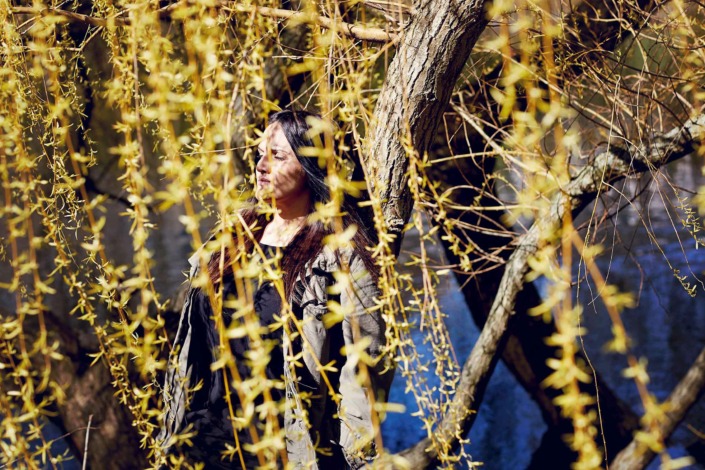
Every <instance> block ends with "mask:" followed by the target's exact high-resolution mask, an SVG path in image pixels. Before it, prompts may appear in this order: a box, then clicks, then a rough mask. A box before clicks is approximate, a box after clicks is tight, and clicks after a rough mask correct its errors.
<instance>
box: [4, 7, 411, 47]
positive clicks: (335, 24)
mask: <svg viewBox="0 0 705 470" xmlns="http://www.w3.org/2000/svg"><path fill="white" fill-rule="evenodd" d="M178 6H180V4H179V3H175V4H172V5H169V6H168V7H165V8H162V9H160V10H159V15H160V16H162V17H170V15H171V12H173V11H174V10H175V9H176V8H177V7H178ZM220 7H221V8H223V9H224V10H227V11H237V12H250V11H252V10H253V9H254V10H255V11H257V13H259V14H260V15H262V16H267V17H270V18H280V19H283V20H286V21H293V22H295V23H297V24H300V23H309V24H317V25H319V26H321V27H323V28H326V29H333V30H335V31H337V32H339V33H340V34H342V35H344V36H348V37H351V38H355V39H360V40H362V41H369V42H375V43H387V42H393V41H395V40H396V39H397V37H396V35H395V34H393V33H390V32H388V31H385V30H383V29H380V28H369V27H367V26H362V25H359V24H351V23H344V22H342V21H336V20H333V19H331V18H328V17H327V16H322V15H311V14H309V13H305V12H301V11H292V10H284V9H281V8H269V7H247V6H244V5H238V4H234V3H228V2H222V3H220ZM11 12H12V13H13V14H30V15H45V14H49V13H51V14H54V15H59V16H63V17H64V18H66V19H68V20H70V21H77V22H82V23H87V24H89V25H91V26H107V25H108V22H109V20H108V19H106V18H98V17H95V16H89V15H82V14H80V13H74V12H72V11H68V10H61V9H58V8H44V9H37V8H34V7H12V9H11ZM112 21H114V22H115V24H117V25H122V26H125V25H129V24H130V20H129V19H127V18H117V17H116V18H112Z"/></svg>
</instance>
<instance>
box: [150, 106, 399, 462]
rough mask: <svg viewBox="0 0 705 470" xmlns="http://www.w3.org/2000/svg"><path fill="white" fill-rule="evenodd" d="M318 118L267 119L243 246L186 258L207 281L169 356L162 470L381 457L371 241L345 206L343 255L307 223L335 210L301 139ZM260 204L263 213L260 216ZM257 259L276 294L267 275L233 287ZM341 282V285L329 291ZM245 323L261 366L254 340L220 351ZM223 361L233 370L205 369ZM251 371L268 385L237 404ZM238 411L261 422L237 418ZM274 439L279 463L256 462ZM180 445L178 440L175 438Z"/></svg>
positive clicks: (378, 323)
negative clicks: (323, 209)
mask: <svg viewBox="0 0 705 470" xmlns="http://www.w3.org/2000/svg"><path fill="white" fill-rule="evenodd" d="M320 119H321V118H320V117H319V116H317V115H315V114H312V113H308V112H305V111H288V110H287V111H281V112H279V113H276V114H274V115H272V116H271V117H270V122H269V125H268V126H267V128H266V129H265V131H264V134H263V138H262V140H261V143H260V144H259V146H258V149H257V152H258V155H257V165H256V180H257V186H256V189H255V194H256V197H257V199H258V200H259V202H260V203H259V204H256V205H255V206H254V207H252V208H250V209H246V210H243V211H241V212H240V213H239V215H238V218H237V219H238V220H239V221H240V224H241V226H240V229H241V232H242V231H243V230H244V231H245V232H247V234H248V235H249V236H245V237H239V238H237V237H234V236H233V237H231V240H233V241H231V243H225V244H222V245H221V248H220V249H215V250H213V251H212V253H210V254H208V255H206V256H205V257H199V256H194V257H193V258H192V259H191V260H190V261H191V263H192V269H191V278H192V279H193V278H194V276H195V275H196V273H197V272H199V271H203V272H205V271H207V276H204V277H207V282H206V283H205V285H201V286H199V287H196V286H194V285H193V284H192V285H191V286H190V288H189V291H188V294H187V299H186V302H185V304H184V307H183V309H182V312H181V317H180V320H179V328H178V331H177V334H176V339H175V342H174V345H173V348H172V354H171V361H170V366H169V369H168V371H167V376H166V380H165V387H164V394H163V395H164V401H165V412H164V419H163V423H162V429H161V432H160V435H159V437H158V441H159V442H160V443H161V446H162V449H163V450H164V452H165V453H166V454H167V463H166V464H165V465H166V467H165V468H171V467H174V466H179V465H180V464H182V463H186V464H188V465H190V466H196V465H198V464H201V463H202V464H204V465H205V468H242V467H245V468H248V469H249V468H256V467H260V466H263V465H266V466H269V467H271V468H285V467H286V468H319V469H344V468H353V469H356V468H361V467H363V466H365V465H366V464H367V463H370V462H371V461H372V460H373V459H374V458H375V456H376V455H377V453H378V449H376V444H375V441H376V437H378V436H376V433H378V432H379V423H378V418H377V417H376V415H375V412H374V411H373V409H374V403H375V402H376V401H384V400H385V399H386V397H387V396H388V392H389V387H390V385H391V380H392V376H393V369H392V368H390V367H387V364H385V361H383V360H381V356H382V351H383V350H384V346H385V344H386V339H385V322H384V320H383V319H382V315H381V313H380V312H379V310H378V309H377V308H375V307H376V302H375V300H376V298H377V297H378V290H377V283H376V279H377V268H376V266H375V264H374V261H373V259H372V257H371V254H370V251H369V250H367V248H368V247H370V246H371V245H372V239H373V237H372V235H371V234H370V233H368V231H367V229H366V227H365V224H364V223H362V222H361V218H360V216H359V215H358V212H357V207H356V206H355V205H354V204H351V203H349V202H347V199H346V200H345V201H344V202H343V203H342V208H341V212H342V213H343V216H342V218H341V220H342V228H343V229H346V228H348V227H352V226H355V227H356V231H355V234H354V236H353V237H352V240H351V243H350V244H349V246H350V247H349V248H340V249H332V248H330V247H329V246H326V243H325V239H326V237H327V236H329V235H331V234H333V233H335V230H334V229H333V227H331V226H330V225H329V224H326V223H324V222H322V221H321V220H320V219H319V218H317V217H312V214H313V213H314V211H315V210H316V207H317V205H319V206H321V205H324V204H327V203H330V199H331V194H330V190H329V187H328V185H327V184H326V172H327V170H326V168H325V167H321V165H319V158H318V155H317V154H316V152H315V151H313V152H312V151H311V149H312V148H313V149H315V148H316V147H318V149H319V150H320V149H321V145H322V144H320V141H321V139H317V138H315V137H314V136H312V135H311V128H312V125H313V124H315V120H320ZM316 142H318V143H319V144H318V145H316ZM314 154H316V155H314ZM307 155H313V156H307ZM267 202H270V203H271V207H270V209H269V210H267V211H265V210H262V209H261V207H263V206H267V204H266V203H267ZM272 208H273V210H272ZM340 228H341V227H338V229H340ZM234 232H235V230H233V233H234ZM235 238H237V240H236V239H235ZM259 258H262V260H263V261H264V262H268V261H269V262H275V264H278V265H279V267H280V271H278V272H279V273H280V274H279V275H280V276H281V282H280V283H279V284H278V285H279V286H280V287H279V288H277V283H276V282H273V281H274V280H273V279H271V278H270V279H267V278H266V276H265V277H262V276H260V277H259V279H258V280H257V279H255V280H254V281H244V280H243V278H242V276H241V275H240V270H239V269H237V266H240V263H243V262H248V261H251V260H252V259H259ZM199 259H201V260H202V259H206V260H207V261H206V262H204V261H199ZM341 273H345V274H347V275H348V276H347V278H346V279H348V280H351V281H350V282H347V283H346V282H340V283H339V284H336V280H339V279H340V278H341ZM282 285H283V289H282V288H281V286H282ZM248 289H251V290H250V291H249V292H250V293H251V295H250V296H249V297H250V298H251V301H250V304H248V306H243V303H242V302H240V303H238V302H237V301H238V299H240V298H242V297H244V294H243V293H244V292H246V291H248ZM218 299H221V301H220V303H219V302H218ZM215 312H218V313H215ZM248 312H249V313H248ZM286 312H289V313H288V315H289V317H290V318H289V319H288V320H287V314H286ZM247 315H249V317H248V316H247ZM252 318H254V319H255V320H254V321H255V322H256V323H257V327H258V331H260V336H259V337H258V338H257V340H260V339H261V340H262V341H264V342H265V343H263V344H265V345H266V348H265V349H266V350H268V354H267V360H265V361H261V360H260V361H259V362H258V361H257V358H253V357H252V356H253V353H252V350H251V347H250V346H251V344H252V343H251V341H252V337H248V336H247V335H229V337H228V338H227V339H225V340H224V338H225V336H223V334H222V333H223V330H224V329H226V328H230V330H229V331H231V330H232V329H233V327H235V326H238V325H240V324H242V325H243V328H245V326H244V325H245V319H249V320H248V321H250V322H251V321H252ZM248 325H249V324H248ZM245 329H246V328H245ZM248 331H249V330H248ZM226 341H227V345H226V344H225V342H226ZM224 346H228V347H227V348H224ZM224 350H226V351H227V352H228V354H229V357H231V358H232V361H231V362H232V363H234V364H235V366H234V368H232V369H228V368H224V367H218V366H215V365H214V364H216V363H219V361H221V359H222V356H223V351H224ZM361 356H367V357H369V358H371V360H365V361H362V360H360V357H361ZM260 359H261V358H260ZM386 362H390V361H386ZM263 363H264V364H265V365H264V366H262V364H263ZM255 370H256V371H257V373H259V374H261V375H260V377H262V380H263V381H267V380H268V381H272V383H275V384H276V386H274V387H271V388H266V387H265V389H264V391H263V392H262V393H261V395H259V396H256V397H254V398H252V397H249V398H247V400H246V403H243V401H242V400H241V390H239V389H238V384H239V383H241V381H242V380H243V378H247V377H252V376H253V374H255ZM361 372H362V373H361ZM255 388H256V387H255ZM271 403H278V404H279V405H280V406H279V408H276V407H273V406H272V405H271ZM245 404H247V406H253V407H254V409H256V410H257V412H250V413H243V408H242V407H243V406H244V405H245ZM272 409H274V410H277V409H278V410H279V411H274V412H273V413H274V415H275V418H273V419H269V420H267V419H262V416H263V415H265V414H266V413H267V411H266V410H269V412H270V414H269V418H271V415H272V411H271V410H272ZM262 410H265V411H262ZM243 416H247V417H248V418H243ZM234 417H238V419H235V420H233V418H234ZM277 428H279V429H281V435H282V436H284V441H285V450H284V449H282V450H281V452H280V454H279V457H278V458H277V459H276V462H275V461H269V462H263V461H262V453H259V454H258V453H257V452H256V450H257V442H258V435H261V434H266V433H270V434H271V433H272V429H274V430H276V429H277ZM179 434H186V435H187V437H188V439H175V438H174V436H177V435H179ZM380 450H381V449H380Z"/></svg>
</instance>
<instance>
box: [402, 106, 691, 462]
mask: <svg viewBox="0 0 705 470" xmlns="http://www.w3.org/2000/svg"><path fill="white" fill-rule="evenodd" d="M457 111H458V112H459V113H460V115H461V116H462V117H463V119H466V120H472V119H473V117H472V116H470V115H469V114H468V113H466V112H465V111H464V110H462V109H457ZM703 135H705V114H704V115H700V116H698V117H697V118H695V119H692V120H690V121H688V122H686V123H685V124H684V125H683V126H681V127H679V128H676V129H673V130H672V131H670V132H668V133H666V134H663V135H658V136H653V137H652V140H651V143H650V144H649V145H648V146H647V145H644V146H638V147H637V146H635V147H632V148H629V149H619V148H617V147H612V148H610V149H608V150H606V151H604V152H602V153H600V154H599V155H597V157H595V158H594V159H593V161H592V162H591V163H590V164H589V165H587V166H585V167H584V168H583V169H582V170H581V171H580V172H579V173H578V174H577V175H576V176H575V177H574V178H573V179H572V180H571V182H570V183H569V184H568V185H567V186H566V187H565V188H563V191H562V192H560V193H558V194H556V195H555V196H554V197H553V199H552V203H551V206H550V210H549V212H548V214H547V215H546V216H545V217H544V218H543V219H539V220H537V221H536V222H535V223H534V224H533V225H532V226H531V228H530V229H529V231H527V232H526V233H525V234H523V235H521V236H520V237H519V239H518V240H517V242H516V250H515V251H514V253H512V255H511V256H510V257H509V260H508V262H507V266H506V270H505V272H504V275H503V276H502V280H501V282H500V285H499V289H498V294H497V296H496V297H495V300H494V303H493V305H492V309H491V311H490V314H489V317H488V319H487V323H486V324H485V327H484V328H483V329H482V333H481V334H480V337H479V338H478V340H477V342H476V343H475V346H474V347H473V349H472V352H471V353H470V356H469V357H468V359H467V360H466V361H465V364H464V365H463V370H462V373H461V378H460V383H459V384H458V386H457V390H458V393H457V395H456V396H455V398H454V400H453V403H452V405H451V408H450V411H449V412H448V413H447V415H446V417H445V418H444V419H443V421H442V422H441V423H440V424H439V425H438V428H437V429H435V430H434V441H435V442H437V443H443V446H444V452H445V453H449V452H450V451H452V449H455V448H457V446H458V445H459V444H460V439H462V438H463V436H465V435H467V433H468V431H469V430H470V428H472V425H473V423H474V420H475V416H476V414H475V413H473V412H472V410H473V408H477V406H478V404H479V403H480V402H481V400H482V395H483V394H484V391H485V389H486V387H487V383H488V382H489V378H490V376H491V375H492V371H493V370H494V366H495V364H496V363H497V360H498V358H499V354H497V351H498V350H499V348H500V347H501V345H502V343H503V341H504V340H505V339H506V336H507V333H508V332H507V325H508V323H509V318H510V317H511V315H512V314H513V313H514V309H515V302H516V298H517V295H518V293H519V292H520V291H521V289H522V288H523V285H524V276H525V275H526V273H527V271H528V269H529V266H528V260H529V258H530V257H531V256H532V255H533V254H534V253H536V251H537V249H538V248H539V242H540V235H541V234H542V233H546V231H548V230H553V229H554V228H555V227H557V226H558V224H559V223H560V222H561V220H562V219H563V217H564V216H565V215H566V211H568V210H570V211H572V212H577V211H580V210H581V209H582V208H584V207H585V205H586V204H587V203H588V202H590V201H591V200H593V199H594V197H595V195H596V194H597V193H598V190H600V189H602V188H603V187H606V186H608V185H610V184H612V183H614V182H616V181H618V180H620V179H622V178H624V177H626V176H628V175H630V174H635V173H637V172H641V171H646V170H648V169H655V168H658V167H660V166H662V165H665V164H666V163H668V162H671V161H674V160H677V159H679V158H682V157H684V156H686V155H688V154H690V153H691V152H692V151H693V150H694V149H695V146H696V145H697V144H698V143H699V142H700V139H701V137H702V136H703ZM400 455H402V456H403V457H405V458H406V459H407V460H409V462H410V463H411V466H412V468H426V467H428V466H429V465H430V464H431V463H432V462H433V461H434V460H435V459H436V458H437V457H438V456H439V449H438V447H437V446H436V445H434V444H433V442H432V441H431V439H428V438H426V439H423V440H422V441H420V442H419V443H417V444H416V445H414V446H413V447H411V448H409V449H407V450H404V451H403V452H401V454H400Z"/></svg>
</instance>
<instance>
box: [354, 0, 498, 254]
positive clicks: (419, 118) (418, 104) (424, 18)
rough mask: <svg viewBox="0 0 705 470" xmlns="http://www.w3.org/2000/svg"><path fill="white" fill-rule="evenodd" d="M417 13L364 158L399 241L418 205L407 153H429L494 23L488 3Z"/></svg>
mask: <svg viewBox="0 0 705 470" xmlns="http://www.w3.org/2000/svg"><path fill="white" fill-rule="evenodd" d="M416 10H417V11H416V14H415V15H414V17H413V19H412V20H411V23H410V24H409V26H408V27H407V28H406V30H405V31H404V33H403V36H402V38H401V39H400V42H399V45H398V46H397V52H396V55H395V57H394V60H392V62H391V64H390V66H389V70H388V71H387V77H386V80H385V81H384V86H383V88H382V91H381V92H380V95H379V98H378V100H377V105H376V107H375V112H374V116H373V126H372V129H371V132H370V136H369V138H368V139H367V145H368V146H367V148H366V149H365V152H364V153H363V158H364V159H365V163H366V164H367V165H368V168H369V169H370V173H371V175H372V178H371V184H373V185H378V186H376V187H373V194H375V195H376V196H378V197H380V198H381V200H382V208H383V211H384V217H385V221H386V223H387V225H388V227H389V229H390V231H391V232H392V233H394V234H396V235H397V241H398V242H399V241H400V240H401V236H400V235H401V231H402V228H403V227H404V224H405V223H406V221H407V220H408V219H409V215H410V214H411V205H412V201H411V198H410V197H409V193H408V189H407V176H406V170H407V164H408V158H407V152H408V151H416V152H418V153H419V154H423V153H425V152H426V151H427V150H428V147H429V144H430V142H431V140H432V138H433V136H434V135H435V133H436V129H437V128H438V124H439V123H440V120H441V119H442V116H443V110H444V109H445V107H446V106H447V104H448V101H449V100H450V95H451V93H452V91H453V84H454V83H456V81H457V79H458V77H459V75H460V72H461V71H462V68H463V66H464V65H465V62H466V61H467V59H468V57H469V55H470V52H471V51H472V48H473V47H474V45H475V42H476V41H477V38H478V36H479V35H480V33H481V32H482V31H483V30H484V29H485V26H486V25H487V21H488V20H487V15H486V12H485V8H484V0H470V1H467V2H449V1H442V2H430V1H426V2H423V3H422V4H421V5H417V8H416ZM407 137H408V139H407ZM405 142H406V143H405ZM397 248H398V246H397ZM397 251H398V250H397Z"/></svg>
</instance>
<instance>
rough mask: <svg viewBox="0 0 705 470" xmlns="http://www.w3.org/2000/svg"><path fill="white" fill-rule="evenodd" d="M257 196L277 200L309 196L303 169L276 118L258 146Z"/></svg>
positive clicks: (282, 200)
mask: <svg viewBox="0 0 705 470" xmlns="http://www.w3.org/2000/svg"><path fill="white" fill-rule="evenodd" d="M257 153H258V157H259V160H258V162H257V167H256V174H257V189H256V191H255V195H256V196H257V198H258V199H260V200H263V199H268V198H274V200H275V201H276V202H277V204H282V203H287V202H290V201H292V200H296V199H298V198H308V196H309V194H308V186H307V185H306V173H305V172H304V169H303V167H302V166H301V163H299V160H298V158H296V154H294V151H293V149H292V148H291V145H290V144H289V141H288V140H287V139H286V135H285V134H284V130H283V129H282V126H281V124H279V123H278V122H275V123H274V124H271V125H270V126H269V127H267V128H266V129H265V131H264V136H263V138H262V142H260V144H259V145H258V146H257Z"/></svg>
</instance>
